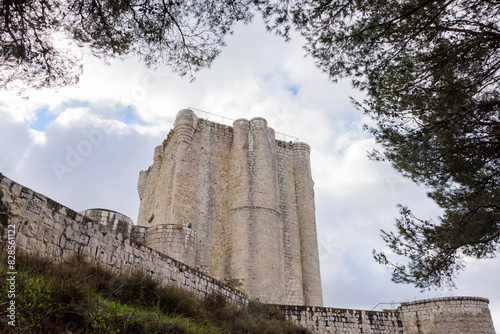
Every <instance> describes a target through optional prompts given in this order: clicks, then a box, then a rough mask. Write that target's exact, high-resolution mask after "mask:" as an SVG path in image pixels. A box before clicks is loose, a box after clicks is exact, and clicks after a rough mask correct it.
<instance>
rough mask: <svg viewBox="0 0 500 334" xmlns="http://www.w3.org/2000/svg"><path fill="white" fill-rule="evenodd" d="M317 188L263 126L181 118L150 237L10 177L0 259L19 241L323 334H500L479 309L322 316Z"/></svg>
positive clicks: (462, 306)
mask: <svg viewBox="0 0 500 334" xmlns="http://www.w3.org/2000/svg"><path fill="white" fill-rule="evenodd" d="M313 184H314V183H313V181H312V178H311V170H310V161H309V146H307V145H306V144H304V143H290V142H282V141H278V140H275V138H274V131H273V130H272V129H271V128H269V127H267V123H266V121H265V120H264V119H262V118H254V119H252V120H249V121H248V120H245V119H239V120H237V121H235V122H234V125H233V127H228V126H224V125H221V124H217V123H213V122H208V121H206V120H203V119H198V118H197V117H196V116H195V115H194V114H193V113H192V112H191V111H189V110H182V111H180V112H179V114H178V116H177V119H176V123H175V126H174V129H173V130H172V131H171V132H170V134H169V135H168V137H167V139H166V140H165V141H164V143H163V145H161V146H158V147H157V148H156V149H155V154H154V164H153V165H152V166H151V167H150V168H149V169H148V170H147V171H142V172H141V173H140V176H139V183H138V191H139V197H140V199H141V207H140V213H139V223H140V224H141V225H144V226H139V225H134V224H133V222H132V220H131V219H130V218H128V217H126V216H124V215H122V214H120V213H118V212H115V211H111V210H106V209H89V210H85V211H83V212H80V213H77V212H75V211H73V210H71V209H70V208H68V207H66V206H64V205H61V204H59V203H57V202H55V201H53V200H52V199H50V198H48V197H46V196H44V195H42V194H40V193H37V192H34V191H33V190H31V189H29V188H26V187H24V186H22V185H20V184H18V183H16V182H14V181H12V180H10V179H9V178H7V177H5V176H4V175H3V174H1V173H0V249H2V251H5V250H6V245H7V242H12V240H13V239H12V238H14V240H15V244H16V248H17V249H18V250H23V251H27V252H31V253H36V254H39V255H40V256H44V257H48V258H51V259H53V260H55V261H65V260H67V259H70V258H72V257H74V256H75V255H79V256H83V257H84V258H86V259H87V260H88V261H91V262H94V263H97V264H99V265H102V266H104V267H106V268H109V269H111V270H113V271H115V272H132V271H142V272H145V273H147V274H148V275H151V276H152V277H153V278H156V279H158V280H159V281H160V282H161V284H164V285H177V286H180V287H182V288H184V289H187V290H189V291H193V292H194V293H195V294H196V295H198V296H205V295H207V294H210V293H214V292H218V293H222V294H223V295H224V296H225V297H226V298H227V299H228V301H229V302H231V303H233V304H235V305H238V306H240V307H245V306H246V305H248V301H249V299H255V298H259V299H260V300H261V301H265V302H268V303H274V304H281V305H276V307H278V309H279V310H280V312H281V313H283V314H284V315H285V316H286V317H287V318H288V319H290V320H291V321H293V322H295V323H297V324H299V325H301V326H304V327H306V328H308V329H310V330H311V331H312V332H313V333H329V334H450V333H453V334H495V329H494V327H493V321H492V319H491V314H490V311H489V308H488V303H489V301H488V300H487V299H485V298H479V297H448V298H435V299H426V300H420V301H415V302H408V303H402V304H401V306H400V307H398V308H397V309H393V310H384V311H365V310H350V309H338V308H330V307H321V306H320V305H321V304H322V296H321V282H320V279H319V263H318V254H317V241H316V227H315V216H314V191H313ZM223 282H225V283H223ZM226 283H229V284H226ZM238 285H240V286H239V289H235V288H234V286H238ZM241 290H242V291H244V292H245V293H246V294H245V293H244V292H242V291H241Z"/></svg>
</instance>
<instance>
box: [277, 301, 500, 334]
mask: <svg viewBox="0 0 500 334" xmlns="http://www.w3.org/2000/svg"><path fill="white" fill-rule="evenodd" d="M488 303H489V301H488V299H485V298H479V297H446V298H435V299H426V300H420V301H414V302H408V303H401V306H400V307H398V309H397V310H384V311H364V310H348V309H337V308H330V307H308V306H289V305H285V306H283V305H280V306H278V307H279V309H280V310H281V312H282V313H283V314H285V316H286V317H287V318H288V319H291V320H292V321H293V322H294V323H296V324H298V325H300V326H302V327H305V328H308V329H310V330H311V331H312V332H313V333H327V334H361V333H363V334H495V329H494V327H493V320H492V318H491V314H490V311H489V308H488Z"/></svg>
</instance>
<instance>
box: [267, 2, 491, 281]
mask: <svg viewBox="0 0 500 334" xmlns="http://www.w3.org/2000/svg"><path fill="white" fill-rule="evenodd" d="M260 8H261V10H262V12H263V13H264V15H265V18H266V20H267V24H268V27H269V29H271V30H274V31H276V32H277V33H278V34H281V35H283V36H285V37H287V36H288V33H289V31H290V28H292V27H294V26H295V27H296V28H298V30H299V31H300V32H301V33H302V35H303V36H304V37H305V38H306V40H307V45H306V50H307V52H308V53H309V54H310V55H311V56H312V57H313V58H314V59H315V61H316V63H317V65H318V66H319V67H320V68H322V69H323V70H324V71H325V72H327V73H328V74H329V76H330V77H331V78H332V79H334V80H335V79H337V78H339V77H345V76H349V77H351V78H352V82H353V84H354V86H355V87H358V88H360V89H361V90H364V91H365V92H366V94H367V98H366V100H365V101H363V102H362V103H359V102H358V103H357V105H358V107H359V108H361V109H363V110H364V111H365V112H366V113H368V114H369V115H371V117H372V118H373V120H374V121H375V124H376V125H375V126H372V127H369V128H368V130H369V131H370V132H371V133H372V134H374V136H375V138H376V140H377V142H378V143H380V144H381V145H382V147H383V148H384V150H383V152H377V151H375V152H372V153H371V157H372V158H373V159H375V160H389V161H390V162H391V163H392V165H393V166H394V167H395V168H396V169H397V170H398V171H400V172H401V173H402V174H403V175H405V176H407V177H409V178H411V179H412V180H414V181H415V182H417V183H419V184H423V185H425V186H427V187H428V188H429V189H430V192H429V196H430V197H431V198H432V199H433V200H434V201H436V203H437V204H439V205H440V206H441V207H442V208H443V209H444V215H443V216H442V217H440V218H439V222H437V223H435V222H432V221H425V220H421V219H418V218H416V217H415V216H414V215H413V214H412V213H411V211H410V210H409V209H408V208H406V207H401V217H400V218H399V219H398V220H397V222H396V227H397V233H396V234H395V233H393V232H391V233H386V232H384V231H382V233H383V234H382V236H383V239H384V240H385V241H386V243H387V244H388V246H389V247H390V249H391V250H392V251H393V252H395V253H396V254H398V255H404V256H406V257H407V258H408V260H409V262H408V263H407V264H406V265H405V264H398V263H392V262H391V261H389V260H388V258H387V256H386V255H385V254H384V253H377V252H374V255H375V258H376V260H377V261H378V262H380V263H383V264H386V265H389V266H391V267H392V268H393V280H394V281H396V282H404V283H412V284H415V285H416V286H418V287H420V288H429V287H439V286H441V284H443V283H447V284H449V285H453V279H454V277H455V274H456V272H457V271H458V270H460V269H462V268H463V267H464V262H463V256H464V255H466V256H472V257H476V258H485V257H491V256H494V255H495V254H496V252H497V251H498V250H499V247H498V246H499V243H500V90H499V83H500V78H499V73H500V54H499V51H500V27H499V23H500V2H499V1H488V0H475V1H474V0H468V1H466V0H398V1H389V0H332V1H321V0H320V1H307V2H306V3H304V2H297V1H288V2H286V4H284V3H283V2H281V1H276V2H274V3H269V2H268V1H261V2H260Z"/></svg>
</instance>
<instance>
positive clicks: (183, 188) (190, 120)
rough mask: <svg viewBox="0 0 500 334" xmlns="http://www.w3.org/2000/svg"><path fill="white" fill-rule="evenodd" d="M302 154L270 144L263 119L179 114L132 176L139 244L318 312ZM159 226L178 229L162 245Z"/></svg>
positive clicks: (294, 146) (257, 294)
mask: <svg viewBox="0 0 500 334" xmlns="http://www.w3.org/2000/svg"><path fill="white" fill-rule="evenodd" d="M309 155H310V148H309V146H308V145H307V144H305V143H300V142H295V143H291V142H283V141H279V140H276V139H275V132H274V130H273V129H272V128H270V127H268V125H267V121H266V120H265V119H263V118H260V117H256V118H253V119H251V120H247V119H238V120H236V121H235V122H234V123H233V126H232V127H230V126H226V125H222V124H217V123H214V122H210V121H207V120H204V119H200V118H198V117H196V115H195V114H194V113H193V111H191V110H181V111H180V112H179V113H178V115H177V117H176V121H175V125H174V128H173V130H172V131H171V132H170V133H169V134H168V136H167V138H166V139H165V141H164V142H163V144H162V145H160V146H158V147H156V148H155V150H154V156H153V165H152V166H151V167H149V169H148V170H145V171H141V172H140V175H139V182H138V186H137V189H138V192H139V198H140V200H141V205H140V209H139V217H138V222H137V224H138V225H141V226H146V227H149V230H148V231H147V237H146V244H147V245H148V246H150V247H152V248H154V249H157V250H159V251H163V252H165V253H166V254H168V255H170V256H172V257H174V258H176V259H178V260H180V261H183V262H185V263H189V264H190V265H192V266H194V267H196V268H197V269H198V270H200V271H202V272H205V273H207V274H208V275H210V276H213V277H215V278H217V279H219V280H221V281H226V282H231V283H233V284H235V285H236V286H239V288H240V289H241V291H243V292H245V293H246V294H248V296H249V297H250V298H258V299H260V300H261V301H263V302H268V303H276V304H290V305H316V306H321V305H322V304H323V300H322V290H321V281H320V271H319V259H318V244H317V236H316V220H315V207H314V189H313V187H314V182H313V180H312V176H311V165H310V160H309ZM158 226H177V228H178V230H179V231H186V232H185V233H184V234H182V233H180V232H179V233H177V234H178V237H179V238H180V239H179V240H177V241H174V239H169V240H172V241H167V239H165V238H164V237H163V236H162V237H159V236H158V237H155V236H154V235H155V234H160V233H164V229H153V228H155V227H158ZM188 232H190V233H189V234H188ZM173 242H176V243H177V244H182V245H184V246H183V247H180V248H179V247H177V246H175V247H174V246H173V245H172V244H171V243H173ZM191 244H194V248H191V247H190V245H191ZM183 252H184V253H183Z"/></svg>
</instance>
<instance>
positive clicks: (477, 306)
mask: <svg viewBox="0 0 500 334" xmlns="http://www.w3.org/2000/svg"><path fill="white" fill-rule="evenodd" d="M488 304H489V300H488V299H486V298H479V297H447V298H434V299H424V300H419V301H415V302H409V303H402V304H401V307H400V308H399V311H400V314H401V320H402V322H403V326H404V333H405V334H449V333H453V334H495V329H494V328H493V320H492V319H491V314H490V310H489V308H488Z"/></svg>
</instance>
